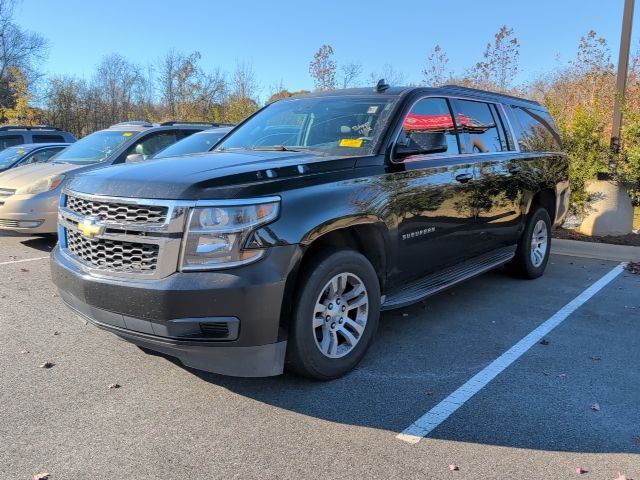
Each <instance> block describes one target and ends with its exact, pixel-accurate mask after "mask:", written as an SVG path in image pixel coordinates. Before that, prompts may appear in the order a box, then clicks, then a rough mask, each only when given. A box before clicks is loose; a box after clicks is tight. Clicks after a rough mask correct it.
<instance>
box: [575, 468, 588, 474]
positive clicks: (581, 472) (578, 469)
mask: <svg viewBox="0 0 640 480" xmlns="http://www.w3.org/2000/svg"><path fill="white" fill-rule="evenodd" d="M576 473H577V474H579V475H582V474H583V473H587V471H586V470H585V469H584V468H582V467H576Z"/></svg>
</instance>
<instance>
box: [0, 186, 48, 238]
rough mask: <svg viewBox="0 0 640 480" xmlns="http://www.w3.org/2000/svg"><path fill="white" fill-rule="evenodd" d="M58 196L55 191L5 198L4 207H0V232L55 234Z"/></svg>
mask: <svg viewBox="0 0 640 480" xmlns="http://www.w3.org/2000/svg"><path fill="white" fill-rule="evenodd" d="M59 195H60V190H59V189H56V190H53V191H51V192H45V193H37V194H35V195H12V196H10V197H7V198H6V199H5V200H4V205H0V230H11V231H16V232H25V233H30V234H32V233H56V232H57V231H58V198H59ZM24 222H28V223H27V224H26V223H24ZM26 225H33V226H26ZM35 225H37V226H35Z"/></svg>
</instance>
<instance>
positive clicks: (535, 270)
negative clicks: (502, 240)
mask: <svg viewBox="0 0 640 480" xmlns="http://www.w3.org/2000/svg"><path fill="white" fill-rule="evenodd" d="M550 250H551V218H550V217H549V212H547V210H546V209H545V208H543V207H535V209H534V210H533V211H532V213H531V214H530V215H529V218H528V220H527V224H526V226H525V229H524V232H523V233H522V237H521V238H520V242H519V243H518V249H517V250H516V255H515V257H514V258H513V260H511V261H510V262H509V263H508V264H507V269H508V270H509V272H510V273H512V274H514V275H515V276H518V277H520V278H528V279H533V278H538V277H540V276H541V275H542V274H543V273H544V270H545V268H546V267H547V262H548V261H549V252H550Z"/></svg>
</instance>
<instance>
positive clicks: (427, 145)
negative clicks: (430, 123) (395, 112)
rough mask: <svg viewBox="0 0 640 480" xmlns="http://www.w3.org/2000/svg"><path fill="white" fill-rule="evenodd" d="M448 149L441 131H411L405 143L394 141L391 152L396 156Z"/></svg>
mask: <svg viewBox="0 0 640 480" xmlns="http://www.w3.org/2000/svg"><path fill="white" fill-rule="evenodd" d="M448 149H449V147H448V145H447V139H446V137H445V134H444V133H442V132H438V133H435V132H412V133H411V135H410V137H408V138H407V141H406V142H405V143H400V142H399V143H396V145H395V147H394V149H393V154H394V157H396V158H405V157H411V156H412V155H426V154H429V153H445V152H446V151H447V150H448Z"/></svg>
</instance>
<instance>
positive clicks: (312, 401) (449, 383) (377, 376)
mask: <svg viewBox="0 0 640 480" xmlns="http://www.w3.org/2000/svg"><path fill="white" fill-rule="evenodd" d="M562 262H563V266H562V269H560V268H559V267H555V268H554V269H552V270H555V272H553V271H552V272H551V273H549V274H548V276H546V277H545V278H544V279H540V280H538V281H534V282H527V281H517V280H513V279H511V278H509V277H507V276H506V275H505V274H504V273H503V272H500V271H497V272H492V273H489V274H485V275H483V276H481V277H478V278H477V279H475V280H472V281H470V282H467V283H466V284H464V285H461V286H459V287H456V288H455V289H454V290H451V291H448V292H445V293H442V294H439V295H437V296H435V297H432V298H431V299H429V300H428V302H426V303H425V304H418V305H414V306H411V307H407V308H405V309H402V310H399V311H395V312H388V313H386V314H385V315H384V316H383V318H382V321H381V325H380V329H379V331H378V335H377V338H376V343H375V344H374V345H373V347H372V348H371V350H370V351H369V353H368V355H367V357H366V358H365V360H364V361H363V363H362V364H361V365H360V366H359V367H358V368H357V369H356V370H355V371H354V372H352V373H351V374H349V375H347V376H346V377H344V378H341V379H337V380H334V381H331V382H316V381H310V380H307V379H305V378H301V377H298V376H295V375H293V374H289V373H285V375H282V376H280V377H272V378H258V379H254V378H233V377H225V376H219V375H215V374H209V373H205V372H201V371H196V370H192V369H187V370H188V371H189V372H190V373H192V374H193V375H195V376H197V377H199V378H200V379H202V380H203V381H206V382H209V383H211V384H214V385H217V386H221V387H224V388H226V389H228V390H229V391H232V392H234V393H237V394H239V395H242V396H245V397H248V398H251V399H254V400H257V401H260V402H263V403H265V404H268V405H272V406H276V407H278V408H282V409H286V410H290V411H293V412H296V413H300V414H302V415H305V416H311V417H314V418H319V419H323V420H326V421H329V422H336V423H343V424H347V425H356V426H362V427H368V428H375V429H383V430H388V431H389V432H390V435H393V434H394V433H396V432H400V431H402V430H403V429H404V428H405V427H407V426H408V425H409V424H410V423H412V422H413V421H415V420H416V419H417V418H419V417H420V416H421V415H423V414H424V413H425V412H427V411H428V410H430V409H431V408H432V407H434V406H435V405H436V404H438V403H439V402H440V401H441V400H442V399H444V398H445V397H446V396H447V395H449V394H450V393H451V392H452V391H454V390H455V389H456V388H458V387H459V386H461V385H462V384H463V383H465V382H466V381H467V380H468V379H469V378H471V377H472V376H473V375H474V374H475V373H477V372H478V371H480V370H481V369H482V368H483V367H485V366H486V365H487V364H489V363H490V362H491V361H492V360H494V359H495V358H497V357H498V356H499V355H500V354H501V353H503V352H504V351H505V350H507V349H508V348H509V347H510V346H512V345H513V344H514V343H515V342H517V341H518V340H520V339H521V338H522V337H523V336H524V335H526V334H528V333H529V332H530V331H531V330H532V329H533V328H535V327H537V326H538V325H539V324H540V323H542V321H544V320H546V319H547V318H548V317H549V316H550V315H551V314H553V313H555V312H556V311H557V310H558V309H559V308H561V307H562V306H563V305H565V304H566V303H567V302H568V301H569V300H571V299H572V298H574V296H575V295H576V294H577V293H580V292H581V291H582V290H583V289H584V288H585V287H586V285H587V284H588V283H590V282H591V281H592V278H597V277H598V276H599V275H600V274H601V273H605V272H606V271H608V270H609V269H610V265H609V264H606V265H605V264H604V263H600V262H597V263H596V262H593V265H589V268H588V269H585V268H583V267H582V266H581V265H582V263H583V262H582V261H580V266H578V265H574V262H573V261H572V259H571V257H565V259H564V260H562ZM558 263H560V262H558ZM560 281H562V282H563V283H562V287H561V286H560V283H558V282H560ZM487 292H491V295H490V296H489V295H488V294H487ZM541 297H544V298H545V302H544V303H545V305H544V306H543V305H540V304H539V302H538V301H537V300H536V298H541ZM538 348H549V347H538ZM551 348H553V347H551ZM558 348H559V345H558ZM578 348H580V346H578ZM535 349H536V347H533V348H532V351H533V352H534V353H537V354H542V355H545V354H546V353H547V352H551V350H546V351H545V350H538V351H537V352H536V350H535ZM572 354H573V353H572ZM585 358H586V357H585ZM170 360H171V361H172V362H173V363H176V364H177V365H180V366H181V364H180V363H179V362H178V361H177V360H174V359H170ZM521 361H527V362H529V361H530V360H521ZM547 361H549V362H552V365H553V364H554V363H553V362H555V364H558V363H560V360H558V359H553V358H550V359H547ZM568 362H570V360H569V361H568ZM182 368H184V367H182ZM524 368H525V369H529V371H528V372H527V373H526V374H525V378H524V379H522V378H521V377H519V378H518V379H515V380H514V379H511V380H509V382H508V385H507V386H504V387H503V388H504V389H506V390H507V392H508V393H507V394H506V397H507V398H506V400H505V395H503V396H502V397H501V399H500V400H499V403H500V404H499V405H497V404H495V403H494V402H493V398H490V399H489V400H488V401H482V402H480V405H481V407H476V406H475V405H476V403H475V397H474V399H472V400H471V401H470V402H468V403H467V404H466V405H465V406H464V407H463V409H465V411H464V412H463V409H460V410H459V411H458V412H457V413H456V414H455V415H454V416H453V417H451V418H450V419H449V420H447V422H445V423H444V424H443V425H441V426H440V427H439V428H438V429H436V430H435V431H434V432H433V433H432V435H431V437H433V438H439V439H444V440H450V441H464V442H475V443H486V444H492V445H500V446H508V447H516V448H528V449H539V450H548V451H569V452H594V453H640V448H639V447H638V446H637V445H635V444H634V443H633V442H632V441H631V440H632V439H631V438H629V439H627V438H626V433H624V432H620V431H618V432H617V433H618V434H619V435H618V436H619V437H624V438H616V439H614V438H607V437H606V436H604V437H603V438H600V437H599V436H596V435H595V433H596V432H595V430H594V431H591V432H590V431H589V424H588V423H582V424H581V423H580V422H581V421H579V419H578V418H576V417H574V413H572V412H571V411H569V409H565V410H563V409H562V407H561V406H559V407H558V409H557V410H556V411H555V412H554V414H551V413H550V412H549V411H548V410H546V409H547V406H546V405H545V401H546V400H547V399H551V401H558V402H560V405H562V402H564V400H563V397H562V396H563V395H565V392H563V391H562V390H559V389H558V388H556V386H552V387H551V388H552V389H550V390H548V391H546V390H545V388H547V387H545V384H544V383H543V382H545V381H546V382H548V381H549V380H548V377H544V376H543V375H542V374H541V371H542V370H540V371H538V370H537V366H536V367H534V369H532V368H531V367H530V366H525V367H524ZM558 368H560V367H558ZM532 370H533V371H532ZM505 378H509V377H508V376H507V375H506V374H504V376H503V377H499V378H498V379H496V380H494V383H492V384H490V385H489V386H488V387H487V388H486V389H485V390H483V391H481V392H480V393H479V394H478V397H480V396H481V394H483V393H484V394H487V393H486V392H487V391H489V393H488V394H487V395H493V393H492V392H494V390H492V389H493V388H495V387H496V384H497V386H500V385H501V383H500V382H505ZM554 378H555V376H554ZM584 381H587V382H589V381H593V380H592V379H591V378H590V377H589V378H588V379H581V382H584ZM554 388H555V389H554ZM572 388H573V387H572ZM575 388H576V389H578V390H579V392H578V393H576V396H577V397H579V396H580V395H586V396H587V397H588V395H589V389H590V388H591V386H589V385H587V386H584V385H583V384H582V383H578V384H577V386H576V387H575ZM545 395H546V396H545ZM580 401H582V398H580ZM476 408H478V411H476V410H475V409H476ZM483 409H484V410H483ZM588 413H593V412H590V411H589V410H588V406H587V414H588ZM459 414H460V415H459ZM624 416H626V414H624V415H622V417H624ZM457 417H462V418H463V419H464V422H466V424H465V426H460V427H459V428H453V429H451V428H448V427H447V425H449V424H450V422H451V421H452V419H454V418H457ZM563 422H564V424H566V425H564V424H563ZM454 425H455V423H454ZM581 429H582V431H581ZM625 432H626V430H625ZM615 434H616V432H613V431H612V432H611V436H612V437H613V436H615ZM638 434H639V435H640V431H639V433H638ZM598 435H599V434H598Z"/></svg>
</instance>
